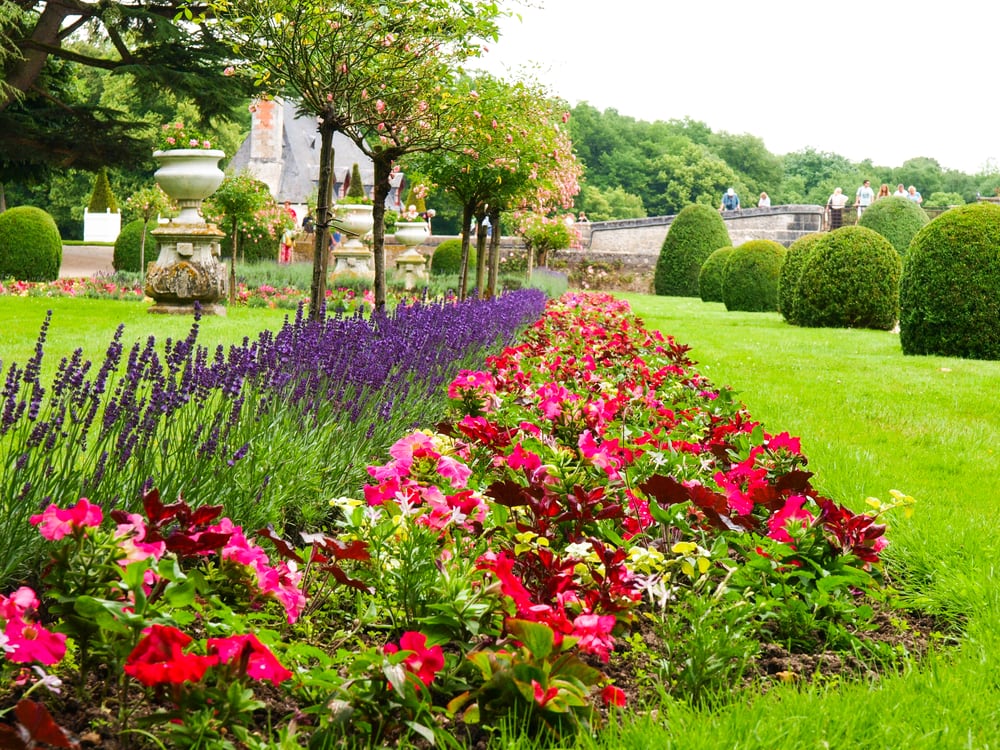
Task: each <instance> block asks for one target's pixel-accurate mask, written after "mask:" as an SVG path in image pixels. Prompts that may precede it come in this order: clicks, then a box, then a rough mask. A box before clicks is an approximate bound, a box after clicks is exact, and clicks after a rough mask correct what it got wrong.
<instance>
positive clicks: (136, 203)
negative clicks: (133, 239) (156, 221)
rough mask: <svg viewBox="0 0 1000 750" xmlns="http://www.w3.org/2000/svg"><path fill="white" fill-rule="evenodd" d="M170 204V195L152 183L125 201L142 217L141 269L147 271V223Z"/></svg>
mask: <svg viewBox="0 0 1000 750" xmlns="http://www.w3.org/2000/svg"><path fill="white" fill-rule="evenodd" d="M169 205H170V197H169V196H168V195H167V194H166V193H164V192H163V188H161V187H160V186H159V185H150V186H147V187H144V188H142V189H141V190H138V191H136V192H134V193H132V195H130V196H129V197H128V198H127V199H126V201H125V208H126V209H128V210H129V211H131V212H133V213H135V214H136V215H137V216H138V218H140V219H142V226H143V230H142V232H140V234H139V271H140V273H145V272H146V229H145V227H146V225H147V224H149V222H150V220H151V219H153V218H154V217H156V216H159V215H160V214H162V213H163V212H164V211H165V210H166V209H167V207H168V206H169Z"/></svg>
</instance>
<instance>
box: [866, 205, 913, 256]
mask: <svg viewBox="0 0 1000 750" xmlns="http://www.w3.org/2000/svg"><path fill="white" fill-rule="evenodd" d="M928 221H930V218H929V217H928V216H927V212H926V211H924V209H922V208H921V207H920V206H919V205H918V204H916V203H914V202H913V201H911V200H910V199H909V198H892V197H890V198H883V199H882V200H877V201H875V202H874V203H873V204H872V205H870V206H869V207H868V208H866V209H865V212H864V213H863V214H861V218H860V219H858V226H859V227H868V228H869V229H874V230H875V231H876V232H878V233H879V234H881V235H882V236H883V237H885V238H886V239H887V240H889V243H890V244H891V245H892V246H893V247H894V248H896V251H897V252H898V253H899V254H900V255H906V250H907V248H909V246H910V241H911V240H912V239H913V238H914V236H915V235H916V234H917V232H919V231H920V230H921V229H922V228H923V227H924V226H925V225H926V224H927V222H928Z"/></svg>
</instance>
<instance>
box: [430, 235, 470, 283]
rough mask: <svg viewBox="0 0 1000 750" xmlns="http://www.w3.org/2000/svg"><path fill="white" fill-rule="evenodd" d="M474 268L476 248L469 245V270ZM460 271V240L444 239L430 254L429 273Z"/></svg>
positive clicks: (439, 274) (436, 274)
mask: <svg viewBox="0 0 1000 750" xmlns="http://www.w3.org/2000/svg"><path fill="white" fill-rule="evenodd" d="M475 268H476V248H475V246H474V245H469V272H470V273H472V272H473V271H474V269H475ZM461 271H462V240H459V239H451V240H445V241H444V242H442V243H441V244H440V245H438V246H437V247H436V248H434V254H433V255H432V256H431V273H432V274H434V275H435V276H447V275H449V274H455V273H460V272H461Z"/></svg>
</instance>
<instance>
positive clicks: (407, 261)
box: [396, 247, 427, 291]
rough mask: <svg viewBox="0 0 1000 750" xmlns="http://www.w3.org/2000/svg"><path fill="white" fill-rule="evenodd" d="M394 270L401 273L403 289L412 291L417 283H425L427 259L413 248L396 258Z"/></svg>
mask: <svg viewBox="0 0 1000 750" xmlns="http://www.w3.org/2000/svg"><path fill="white" fill-rule="evenodd" d="M396 268H397V270H400V271H402V272H403V288H404V289H406V290H407V291H410V290H412V289H414V288H415V287H416V285H417V282H418V281H427V259H426V258H424V256H423V255H421V254H420V252H419V251H418V250H417V249H416V248H415V247H410V248H407V250H406V252H405V253H402V254H401V255H400V256H399V257H398V258H396Z"/></svg>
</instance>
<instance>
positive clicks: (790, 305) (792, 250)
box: [778, 232, 826, 325]
mask: <svg viewBox="0 0 1000 750" xmlns="http://www.w3.org/2000/svg"><path fill="white" fill-rule="evenodd" d="M824 237H826V233H824V232H814V233H813V234H806V235H803V236H802V237H799V238H798V239H797V240H795V242H793V243H792V244H791V245H790V246H789V247H788V252H787V253H785V262H784V263H782V264H781V273H780V274H779V276H778V312H780V313H781V315H782V316H783V317H784V318H785V320H787V321H788V322H789V323H792V324H793V325H794V324H797V323H798V321H797V320H796V318H795V296H796V295H797V294H798V286H799V275H800V274H801V273H802V266H803V265H805V262H806V258H808V257H809V253H811V252H812V249H813V247H814V246H815V245H816V243H817V242H819V241H820V240H821V239H823V238H824Z"/></svg>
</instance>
